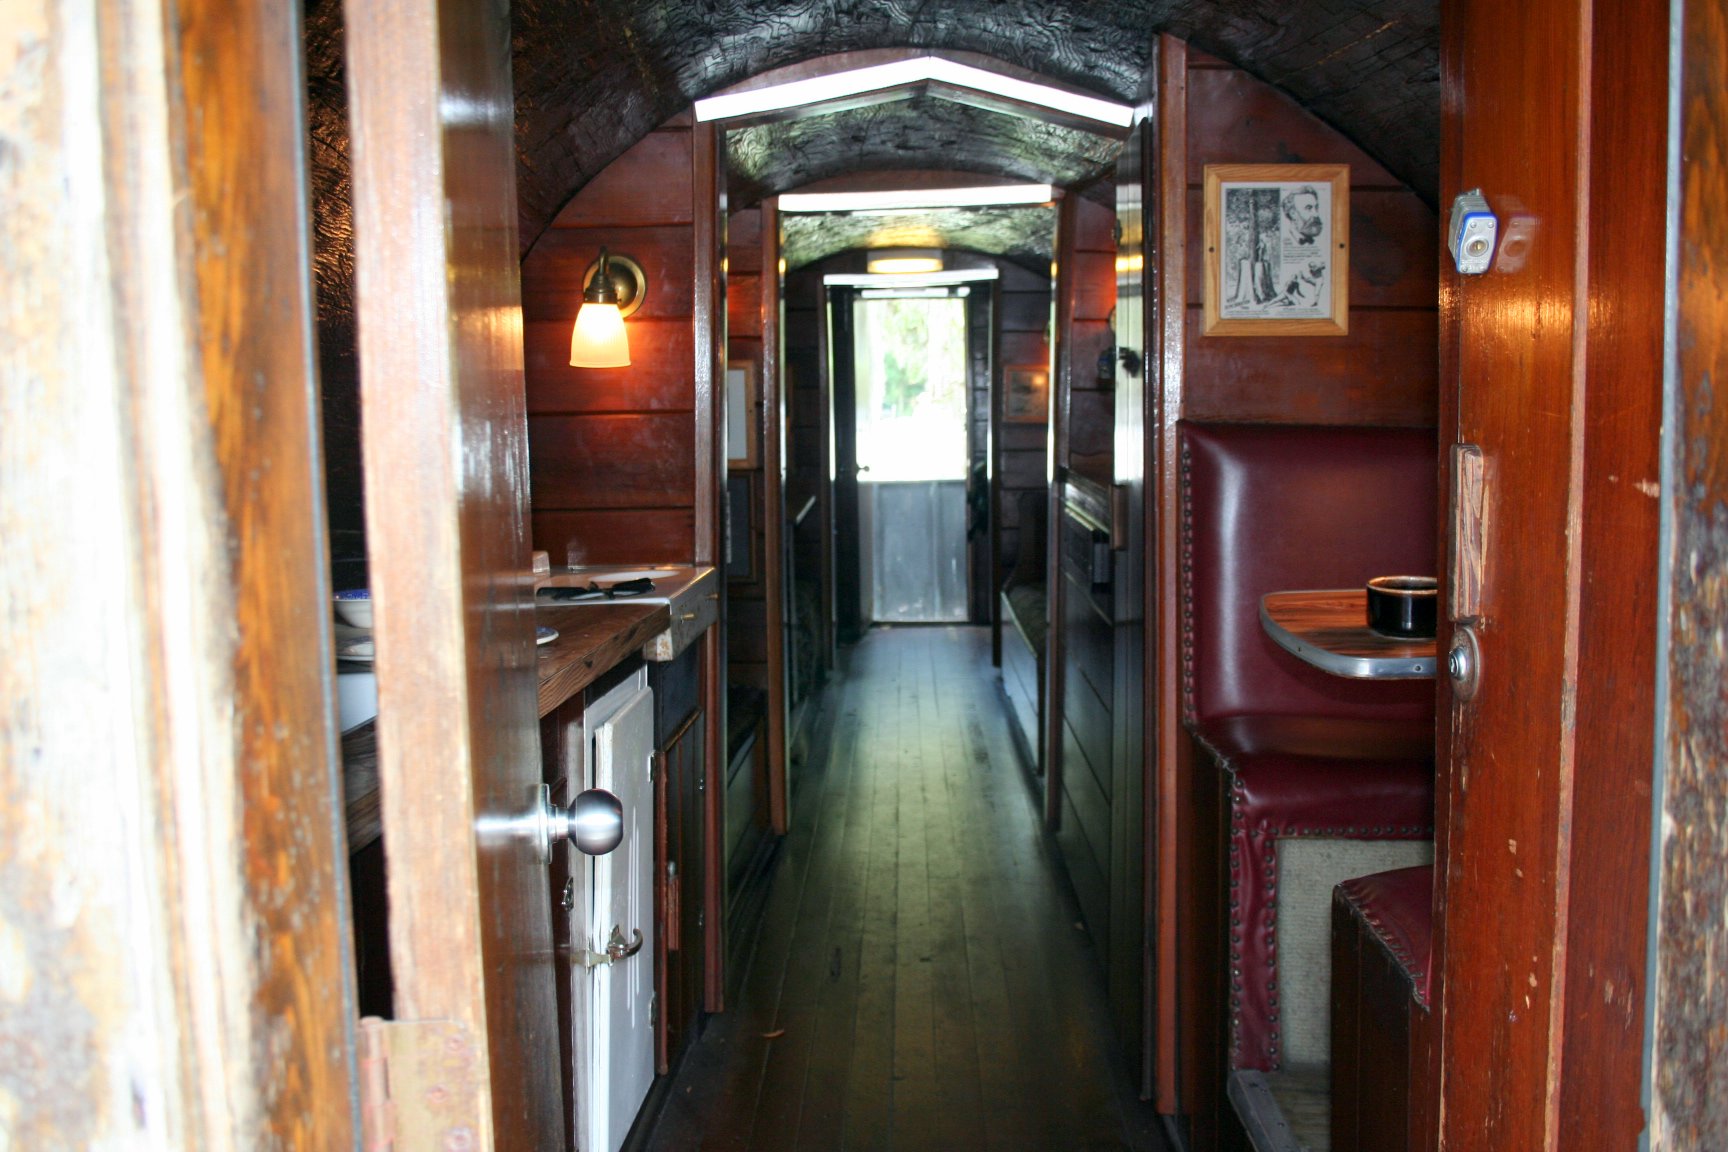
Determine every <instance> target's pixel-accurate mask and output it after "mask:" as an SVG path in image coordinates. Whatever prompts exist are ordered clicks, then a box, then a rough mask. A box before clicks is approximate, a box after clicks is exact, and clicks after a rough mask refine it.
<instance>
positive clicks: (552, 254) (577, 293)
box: [522, 154, 696, 324]
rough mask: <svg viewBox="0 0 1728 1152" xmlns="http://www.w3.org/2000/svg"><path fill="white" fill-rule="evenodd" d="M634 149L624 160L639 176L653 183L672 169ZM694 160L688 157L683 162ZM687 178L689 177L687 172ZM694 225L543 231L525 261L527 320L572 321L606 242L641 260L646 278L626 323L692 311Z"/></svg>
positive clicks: (524, 307)
mask: <svg viewBox="0 0 1728 1152" xmlns="http://www.w3.org/2000/svg"><path fill="white" fill-rule="evenodd" d="M635 160H636V157H635V155H634V154H632V155H631V156H628V157H626V158H625V160H624V165H625V167H626V168H627V169H629V170H630V171H631V172H632V173H633V176H632V178H633V179H635V180H639V181H641V182H642V183H644V184H653V183H657V182H659V181H661V180H664V179H667V178H668V176H670V175H671V174H670V173H666V172H662V171H659V170H657V169H656V170H644V169H643V167H642V166H640V165H638V164H636V163H634V161H635ZM689 162H690V160H689V157H688V156H686V157H685V164H686V165H688V164H689ZM684 180H685V181H686V182H688V180H689V176H688V175H687V174H686V175H685V177H684ZM692 236H693V230H692V228H691V226H690V225H688V224H684V225H676V224H665V225H653V226H649V225H643V226H638V227H628V226H624V225H613V226H610V227H605V228H598V227H596V228H558V229H554V230H553V231H550V232H548V233H546V235H545V236H543V237H541V239H540V243H538V244H536V245H534V250H533V251H532V252H530V253H529V254H528V257H527V259H525V260H523V261H522V316H523V319H524V320H528V321H536V320H566V319H567V320H569V321H571V322H572V323H574V321H575V319H576V310H577V309H578V308H580V307H581V306H582V289H583V279H584V277H586V275H587V273H588V267H589V265H591V264H593V263H594V261H596V260H598V259H599V258H600V249H601V247H602V246H604V247H606V248H608V249H610V250H611V251H612V252H613V253H615V254H616V255H619V256H628V257H630V258H631V259H632V260H634V261H636V263H638V264H640V265H641V266H642V273H643V275H644V276H645V277H646V279H647V282H648V288H647V291H646V292H645V293H644V294H643V296H642V304H641V307H640V308H638V309H637V311H635V312H633V313H632V314H631V315H630V319H629V320H628V321H626V324H634V323H635V321H636V320H637V319H642V320H682V319H687V318H689V317H690V316H691V315H693V310H694V307H695V301H694V291H695V285H696V281H695V279H694V278H693V276H692V275H691V258H692V249H691V247H690V245H691V244H692Z"/></svg>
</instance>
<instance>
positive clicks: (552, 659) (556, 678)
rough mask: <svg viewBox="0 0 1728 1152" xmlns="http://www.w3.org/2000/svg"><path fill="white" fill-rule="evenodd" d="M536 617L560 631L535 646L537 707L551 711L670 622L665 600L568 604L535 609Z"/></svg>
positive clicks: (545, 713) (634, 652) (543, 712)
mask: <svg viewBox="0 0 1728 1152" xmlns="http://www.w3.org/2000/svg"><path fill="white" fill-rule="evenodd" d="M534 622H535V624H537V625H543V626H545V627H549V628H556V629H557V630H558V638H557V639H556V640H553V641H551V642H549V643H546V644H542V645H539V646H538V647H537V648H536V652H537V653H538V656H537V671H538V679H539V691H538V693H537V700H538V712H539V714H540V715H541V716H549V715H551V714H552V712H553V711H555V710H556V709H557V708H558V707H559V706H560V705H562V704H563V703H564V702H565V701H566V700H570V699H573V698H575V696H576V694H577V693H578V692H580V691H582V690H583V689H584V688H586V687H588V685H590V684H592V683H594V681H595V680H597V679H599V678H600V677H601V676H603V675H605V674H606V673H607V672H609V671H611V670H612V669H613V668H614V667H616V666H617V665H618V664H620V663H622V662H624V661H625V660H628V659H629V658H631V657H633V656H635V655H637V654H638V653H640V652H641V651H642V646H643V645H644V644H646V643H647V642H648V641H650V640H652V639H653V638H654V637H656V636H658V635H659V634H660V633H662V632H664V631H666V629H667V628H670V627H671V626H672V617H671V615H670V614H669V612H668V610H667V607H666V605H664V604H631V603H627V602H614V603H608V604H604V605H602V604H584V605H572V606H569V607H565V608H545V607H541V608H536V609H535V610H534Z"/></svg>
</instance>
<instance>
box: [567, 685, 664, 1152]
mask: <svg viewBox="0 0 1728 1152" xmlns="http://www.w3.org/2000/svg"><path fill="white" fill-rule="evenodd" d="M585 727H586V729H587V732H588V737H587V744H588V749H589V751H590V752H591V754H592V755H591V758H590V763H591V764H592V766H593V772H592V776H591V779H590V781H589V785H588V786H589V787H593V788H604V789H606V790H608V791H610V792H612V793H614V794H615V795H616V796H617V797H618V799H619V800H620V801H622V802H623V805H624V839H623V842H622V843H620V844H619V845H618V847H617V849H615V850H614V851H613V852H611V853H609V854H608V855H605V856H596V857H594V858H593V859H592V860H591V861H590V865H589V883H588V885H587V891H588V904H587V916H586V923H585V924H584V925H582V934H581V935H580V936H579V937H578V938H579V939H586V941H587V947H588V948H589V949H590V950H591V951H592V952H595V953H602V954H604V953H605V952H606V951H607V950H608V948H609V947H611V948H612V949H613V950H614V952H617V951H619V950H624V951H627V952H628V955H627V956H626V957H624V958H622V959H618V960H616V961H614V962H613V963H611V964H599V965H596V966H595V967H594V968H592V969H591V970H590V971H589V976H588V980H589V988H588V995H587V997H586V1000H587V1005H588V1012H587V1028H586V1034H587V1035H586V1039H587V1047H588V1053H587V1059H586V1061H585V1065H584V1066H585V1075H586V1079H587V1083H586V1085H585V1086H584V1087H585V1088H586V1091H585V1092H583V1093H582V1095H583V1097H584V1100H583V1106H582V1117H583V1120H582V1125H581V1132H582V1138H581V1145H582V1148H583V1149H584V1152H618V1148H619V1147H620V1146H621V1145H622V1144H623V1143H624V1137H625V1135H626V1134H627V1133H628V1132H629V1131H630V1125H631V1123H632V1122H633V1121H634V1120H635V1119H636V1113H637V1112H638V1111H639V1110H640V1109H641V1107H642V1101H643V1100H644V1099H645V1098H646V1097H647V1095H648V1088H649V1086H650V1085H651V1084H652V1083H653V1080H654V1026H653V1021H652V1019H651V1012H652V1008H653V996H654V904H653V896H654V877H653V873H652V869H653V862H654V840H653V836H654V824H653V816H654V790H653V785H652V783H651V781H650V779H649V772H650V768H651V765H652V762H653V755H654V695H653V693H652V692H651V691H650V690H649V688H648V687H647V674H646V672H643V673H641V674H639V675H638V676H636V677H632V678H631V679H630V680H629V681H627V682H626V683H624V684H621V685H619V686H618V687H617V688H615V689H613V690H612V691H611V692H609V693H607V694H606V695H605V696H604V697H602V698H601V699H600V700H599V701H598V702H597V703H595V704H593V705H591V706H590V707H589V709H588V717H587V721H586V725H585Z"/></svg>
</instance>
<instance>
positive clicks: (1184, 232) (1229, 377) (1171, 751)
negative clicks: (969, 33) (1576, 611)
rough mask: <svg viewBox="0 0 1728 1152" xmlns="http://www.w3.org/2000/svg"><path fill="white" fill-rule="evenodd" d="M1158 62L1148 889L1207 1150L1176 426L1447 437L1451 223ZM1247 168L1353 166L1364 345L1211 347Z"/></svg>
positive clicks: (1353, 266)
mask: <svg viewBox="0 0 1728 1152" xmlns="http://www.w3.org/2000/svg"><path fill="white" fill-rule="evenodd" d="M1160 65H1161V72H1160V83H1159V88H1160V91H1159V94H1158V98H1157V113H1156V114H1157V116H1158V119H1159V123H1160V129H1161V131H1160V132H1159V134H1158V135H1159V140H1158V143H1157V146H1156V148H1155V150H1154V155H1153V156H1152V163H1151V168H1150V173H1149V175H1148V177H1147V181H1148V185H1149V186H1148V188H1147V189H1146V190H1145V191H1146V195H1145V200H1144V202H1145V203H1146V204H1148V205H1149V206H1152V207H1149V209H1148V211H1149V212H1152V213H1155V215H1156V218H1155V219H1150V218H1149V219H1148V222H1147V228H1148V230H1149V232H1153V234H1154V236H1155V244H1154V245H1153V246H1154V247H1155V248H1156V249H1157V253H1156V257H1155V262H1156V267H1155V269H1154V270H1153V275H1152V279H1151V281H1150V282H1149V283H1148V291H1152V292H1154V293H1155V298H1156V299H1158V300H1163V301H1173V302H1180V304H1179V305H1178V306H1173V307H1163V308H1161V309H1154V310H1153V311H1154V314H1153V315H1151V316H1149V319H1148V324H1149V325H1152V326H1153V327H1151V328H1149V329H1148V331H1147V334H1146V343H1147V347H1146V348H1145V350H1144V351H1145V353H1146V357H1147V360H1148V362H1149V364H1150V362H1151V361H1153V360H1154V359H1156V361H1157V365H1158V367H1157V376H1156V383H1155V388H1156V394H1155V395H1149V396H1148V399H1147V403H1146V406H1145V412H1146V420H1147V425H1146V432H1145V435H1146V436H1147V437H1148V438H1151V439H1153V440H1154V441H1155V445H1154V448H1153V450H1152V452H1151V454H1150V456H1149V458H1148V461H1147V467H1148V469H1149V471H1148V474H1147V476H1146V485H1147V488H1146V494H1145V511H1144V521H1145V525H1144V526H1145V540H1146V544H1145V548H1146V556H1147V563H1148V573H1149V581H1150V583H1149V586H1148V588H1147V589H1146V605H1147V619H1148V621H1149V624H1148V630H1147V635H1146V636H1145V638H1144V639H1145V643H1146V645H1147V652H1148V654H1149V655H1148V657H1147V660H1148V669H1147V684H1146V693H1147V699H1146V710H1147V713H1148V714H1149V715H1150V716H1151V717H1152V721H1151V727H1150V728H1149V729H1148V730H1147V732H1146V733H1145V735H1146V741H1147V747H1148V749H1150V750H1151V752H1150V759H1151V760H1152V764H1151V766H1150V770H1151V773H1152V777H1151V779H1150V780H1149V782H1148V788H1149V790H1150V793H1151V796H1150V800H1149V802H1148V803H1147V805H1146V810H1147V813H1148V820H1149V821H1150V824H1149V827H1150V828H1151V832H1150V834H1149V836H1150V839H1149V842H1150V844H1151V852H1152V863H1151V873H1150V875H1149V879H1148V883H1149V885H1150V886H1151V889H1152V891H1153V892H1154V894H1155V895H1154V899H1153V901H1152V904H1153V910H1154V914H1155V916H1156V926H1157V927H1156V943H1155V948H1154V951H1155V954H1156V963H1155V965H1154V972H1155V994H1154V1006H1153V1008H1152V1010H1151V1012H1150V1016H1151V1029H1152V1032H1153V1036H1152V1037H1151V1040H1152V1045H1151V1051H1152V1055H1153V1065H1154V1075H1153V1085H1154V1088H1155V1090H1156V1094H1157V1098H1158V1102H1159V1106H1160V1108H1161V1109H1163V1110H1165V1111H1172V1112H1177V1113H1180V1114H1182V1115H1183V1116H1184V1117H1185V1118H1186V1120H1187V1123H1188V1125H1189V1130H1190V1132H1191V1134H1192V1135H1193V1137H1194V1139H1195V1141H1196V1146H1197V1147H1202V1148H1204V1147H1210V1146H1212V1142H1213V1141H1214V1140H1215V1139H1216V1138H1217V1122H1218V1117H1219V1110H1220V1109H1221V1108H1223V1107H1225V1105H1224V1104H1223V1102H1222V1096H1221V1092H1222V1083H1221V1081H1222V1067H1223V1065H1222V1058H1221V1053H1220V1051H1219V1044H1220V1036H1221V1032H1220V1030H1219V1029H1218V1028H1217V1024H1218V1013H1219V1012H1220V1011H1221V1010H1222V1004H1223V999H1222V997H1221V995H1220V985H1219V984H1218V980H1217V959H1218V955H1219V944H1220V942H1221V941H1220V938H1219V937H1220V934H1221V932H1222V927H1221V925H1222V922H1223V921H1222V917H1221V915H1220V914H1219V908H1218V907H1217V900H1218V899H1221V898H1222V889H1221V887H1220V885H1219V879H1218V866H1219V865H1218V858H1217V850H1218V849H1217V844H1218V826H1217V821H1218V818H1219V816H1218V803H1217V798H1218V782H1217V780H1216V779H1215V778H1213V777H1212V776H1211V775H1210V774H1209V769H1208V770H1205V771H1207V773H1208V774H1207V775H1206V776H1204V777H1201V776H1197V775H1196V773H1197V772H1200V771H1202V769H1200V768H1197V767H1196V766H1195V765H1194V763H1193V761H1192V758H1191V757H1189V756H1188V755H1187V754H1186V737H1185V736H1184V734H1183V730H1182V728H1181V718H1180V714H1179V701H1178V699H1177V694H1176V691H1175V686H1176V685H1177V684H1179V683H1180V661H1181V659H1182V654H1181V634H1182V633H1181V618H1180V595H1181V586H1182V579H1183V575H1182V572H1181V569H1180V562H1179V556H1178V551H1177V547H1176V543H1177V539H1178V519H1177V502H1176V497H1177V494H1178V492H1179V490H1180V483H1181V481H1180V475H1179V471H1178V468H1177V461H1176V459H1175V456H1174V452H1173V443H1174V430H1175V428H1176V425H1177V422H1179V421H1181V420H1183V419H1204V420H1214V421H1240V422H1252V423H1314V424H1340V425H1367V426H1391V427H1433V426H1435V424H1436V423H1437V420H1438V407H1439V391H1438V380H1439V369H1438V346H1439V326H1438V319H1437V317H1438V310H1437V287H1436V278H1437V272H1438V267H1437V257H1436V252H1437V250H1438V243H1437V240H1438V220H1437V218H1436V216H1435V213H1434V211H1433V209H1432V207H1431V206H1430V205H1428V204H1427V203H1426V202H1424V201H1423V199H1422V198H1421V197H1420V196H1418V195H1417V194H1416V193H1415V192H1414V191H1412V190H1411V189H1409V188H1408V187H1406V186H1404V185H1403V184H1401V183H1400V182H1399V181H1398V180H1397V179H1395V178H1394V177H1392V176H1390V175H1389V174H1388V173H1387V172H1386V171H1385V170H1384V169H1383V168H1382V167H1381V166H1380V165H1379V164H1377V163H1375V162H1374V161H1373V160H1372V159H1370V158H1369V157H1368V156H1367V155H1366V154H1365V153H1363V152H1362V151H1361V150H1360V149H1359V148H1358V147H1356V146H1355V145H1354V144H1353V143H1352V142H1351V141H1349V140H1348V139H1346V138H1345V137H1344V136H1342V135H1341V134H1339V133H1338V132H1337V131H1336V130H1334V129H1332V128H1331V127H1329V126H1328V125H1326V124H1324V123H1322V122H1321V121H1319V120H1318V119H1316V118H1315V117H1313V116H1312V115H1310V114H1309V113H1307V112H1306V111H1304V110H1303V109H1301V108H1300V107H1298V106H1297V105H1296V104H1295V103H1294V102H1293V101H1292V100H1290V99H1289V98H1288V97H1287V96H1285V95H1283V94H1282V93H1280V92H1279V91H1277V90H1275V89H1273V88H1272V87H1271V86H1269V85H1267V84H1265V83H1264V82H1262V81H1260V80H1258V79H1256V78H1254V77H1253V76H1250V75H1248V74H1247V73H1245V72H1242V71H1241V70H1239V69H1236V68H1234V67H1232V66H1230V65H1227V64H1225V63H1223V62H1222V61H1220V60H1218V59H1216V58H1214V57H1210V56H1207V55H1205V54H1203V53H1199V52H1190V51H1189V50H1188V49H1187V47H1186V46H1185V45H1182V44H1181V43H1180V42H1178V41H1174V40H1167V41H1165V42H1163V44H1162V45H1161V48H1160ZM1242 163H1262V164H1295V163H1345V164H1349V165H1350V192H1351V252H1350V289H1351V302H1350V303H1351V307H1350V316H1349V320H1350V326H1349V335H1347V336H1342V337H1209V336H1202V335H1201V334H1200V299H1201V288H1202V284H1203V277H1202V263H1201V260H1202V257H1203V255H1204V244H1203V239H1204V236H1203V228H1202V222H1203V204H1202V196H1201V188H1202V183H1203V179H1204V173H1205V168H1206V166H1207V165H1208V164H1242ZM1149 242H1150V241H1149ZM1148 259H1149V260H1152V259H1154V258H1153V257H1151V256H1149V257H1148ZM1148 379H1149V381H1151V380H1153V379H1154V378H1153V377H1151V376H1149V377H1148ZM1153 387H1154V384H1152V383H1149V384H1148V388H1149V389H1150V388H1153ZM1076 418H1077V419H1078V418H1079V417H1078V414H1077V416H1076ZM1436 466H1438V461H1437V464H1436Z"/></svg>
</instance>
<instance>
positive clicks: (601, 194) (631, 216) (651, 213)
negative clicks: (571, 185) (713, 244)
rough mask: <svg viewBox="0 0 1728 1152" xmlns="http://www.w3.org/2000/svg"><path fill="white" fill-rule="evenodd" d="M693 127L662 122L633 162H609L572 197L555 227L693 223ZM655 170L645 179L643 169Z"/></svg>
mask: <svg viewBox="0 0 1728 1152" xmlns="http://www.w3.org/2000/svg"><path fill="white" fill-rule="evenodd" d="M690 135H691V129H690V128H688V127H671V126H662V127H660V128H658V129H656V130H655V131H653V132H650V133H648V134H647V135H646V136H643V137H642V138H641V140H640V141H638V142H637V143H636V145H635V146H634V147H633V148H631V149H630V156H631V162H630V163H628V164H609V165H607V166H606V167H605V168H603V169H601V170H600V171H599V173H597V174H596V175H595V177H594V179H592V180H590V181H589V182H588V183H587V184H585V185H583V187H582V191H581V195H578V196H572V197H571V198H570V200H569V202H568V203H566V204H565V205H564V207H563V208H562V209H561V210H560V211H559V213H558V215H557V217H556V218H554V220H553V221H552V227H554V228H607V227H631V228H636V227H643V226H646V225H654V224H690V223H692V222H693V221H694V220H695V206H696V199H695V187H694V180H693V177H692V173H691V171H690V166H689V158H690V148H691V144H690ZM645 171H646V172H651V173H653V178H652V179H643V175H644V172H645Z"/></svg>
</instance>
